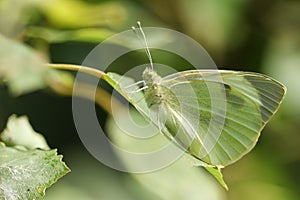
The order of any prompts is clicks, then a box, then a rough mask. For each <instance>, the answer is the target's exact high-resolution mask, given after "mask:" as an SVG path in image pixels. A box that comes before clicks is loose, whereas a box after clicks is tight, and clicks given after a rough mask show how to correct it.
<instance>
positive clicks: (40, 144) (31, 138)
mask: <svg viewBox="0 0 300 200" xmlns="http://www.w3.org/2000/svg"><path fill="white" fill-rule="evenodd" d="M0 139H1V140H2V141H3V142H4V143H5V144H6V145H7V146H23V147H26V148H27V149H36V148H40V149H44V150H49V149H50V148H49V146H48V144H47V142H46V140H45V138H44V136H43V135H41V134H40V133H37V132H35V131H34V130H33V128H32V127H31V125H30V123H29V121H28V118H27V117H26V116H21V117H17V116H16V115H12V116H10V117H9V119H8V122H7V127H6V128H5V129H4V131H3V132H2V133H1V134H0Z"/></svg>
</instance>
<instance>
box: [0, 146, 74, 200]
mask: <svg viewBox="0 0 300 200" xmlns="http://www.w3.org/2000/svg"><path fill="white" fill-rule="evenodd" d="M68 172H69V169H68V167H67V166H66V165H65V164H64V163H63V162H62V156H58V155H57V152H56V150H50V151H44V150H38V149H36V150H28V151H23V150H18V149H15V148H11V147H6V146H5V145H4V144H3V143H0V199H6V200H24V199H29V200H33V199H41V198H42V197H43V196H44V195H45V190H46V188H48V187H50V186H51V185H52V184H53V183H55V182H56V181H57V180H58V179H59V178H61V177H62V176H64V175H65V174H66V173H68Z"/></svg>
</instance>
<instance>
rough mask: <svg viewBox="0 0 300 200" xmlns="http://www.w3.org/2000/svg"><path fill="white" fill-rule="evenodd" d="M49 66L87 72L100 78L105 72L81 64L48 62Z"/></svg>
mask: <svg viewBox="0 0 300 200" xmlns="http://www.w3.org/2000/svg"><path fill="white" fill-rule="evenodd" d="M48 66H49V67H51V68H55V69H66V70H71V71H81V72H85V73H87V74H90V75H93V76H96V77H99V78H102V77H103V76H104V75H105V73H104V72H103V71H100V70H98V69H95V68H91V67H86V66H81V65H71V64H48Z"/></svg>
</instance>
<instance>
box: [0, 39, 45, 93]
mask: <svg viewBox="0 0 300 200" xmlns="http://www.w3.org/2000/svg"><path fill="white" fill-rule="evenodd" d="M0 46H1V48H0V80H1V79H3V81H5V82H7V84H8V87H9V89H10V91H11V92H12V94H14V95H20V94H22V93H27V92H31V91H33V90H37V89H40V88H43V87H45V86H46V83H47V80H48V78H49V71H50V69H49V68H47V67H46V65H45V63H46V62H47V61H46V60H44V59H43V58H42V57H41V56H40V55H38V54H37V52H35V51H34V50H32V49H31V48H30V47H27V46H25V45H23V44H21V43H18V42H16V41H13V40H10V39H8V38H5V37H4V36H2V35H1V34H0Z"/></svg>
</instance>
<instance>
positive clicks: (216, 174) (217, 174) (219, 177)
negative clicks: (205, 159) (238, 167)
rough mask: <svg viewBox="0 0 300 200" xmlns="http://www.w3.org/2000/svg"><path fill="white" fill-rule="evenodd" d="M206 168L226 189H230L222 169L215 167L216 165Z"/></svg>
mask: <svg viewBox="0 0 300 200" xmlns="http://www.w3.org/2000/svg"><path fill="white" fill-rule="evenodd" d="M204 168H205V169H206V170H207V171H208V172H209V173H211V174H212V175H213V176H214V177H215V178H216V179H217V181H218V182H219V183H220V184H221V185H222V186H223V187H224V188H225V189H226V190H228V186H227V184H226V183H225V181H224V179H223V174H222V172H221V169H218V168H217V167H214V166H208V167H204Z"/></svg>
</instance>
